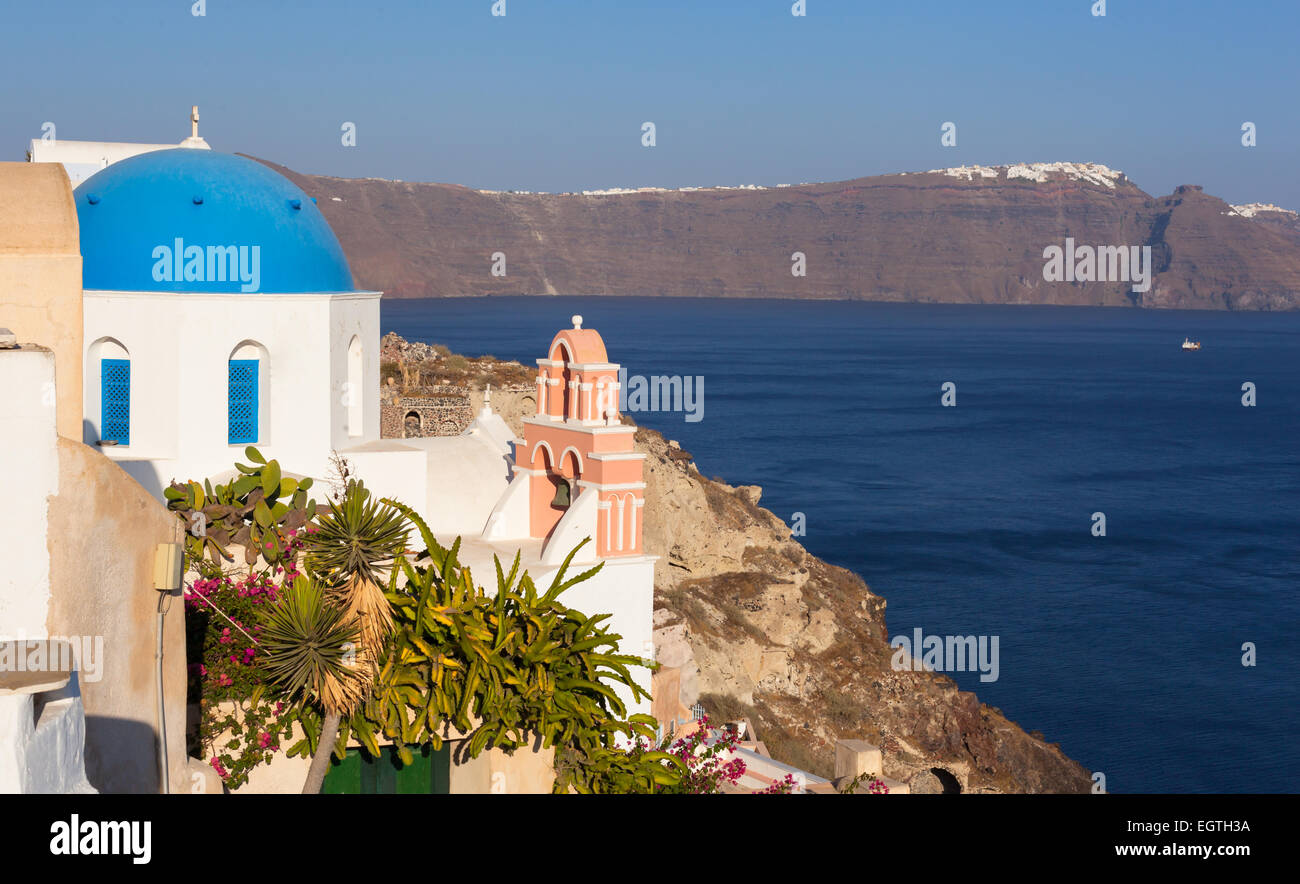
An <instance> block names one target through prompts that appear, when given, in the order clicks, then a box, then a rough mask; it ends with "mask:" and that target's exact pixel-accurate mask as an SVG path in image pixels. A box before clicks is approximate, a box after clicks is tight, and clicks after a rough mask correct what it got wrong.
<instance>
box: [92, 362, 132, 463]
mask: <svg viewBox="0 0 1300 884" xmlns="http://www.w3.org/2000/svg"><path fill="white" fill-rule="evenodd" d="M99 427H100V430H99V438H100V439H101V440H102V441H104V442H116V443H117V444H118V445H130V444H131V360H130V359H101V360H100V361H99Z"/></svg>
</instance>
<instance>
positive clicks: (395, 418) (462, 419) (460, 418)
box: [379, 395, 474, 439]
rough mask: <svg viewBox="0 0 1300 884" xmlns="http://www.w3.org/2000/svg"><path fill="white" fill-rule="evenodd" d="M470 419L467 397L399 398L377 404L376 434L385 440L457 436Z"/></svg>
mask: <svg viewBox="0 0 1300 884" xmlns="http://www.w3.org/2000/svg"><path fill="white" fill-rule="evenodd" d="M473 419H474V412H473V411H472V410H471V409H470V400H469V397H468V396H464V395H461V396H439V397H436V398H435V397H427V398H426V397H419V396H400V397H395V398H393V399H391V400H389V401H388V402H385V403H383V404H382V405H380V407H379V435H380V436H381V437H382V438H384V439H409V438H421V437H426V436H459V435H460V434H461V433H463V432H465V428H466V427H468V426H469V424H470V421H472V420H473Z"/></svg>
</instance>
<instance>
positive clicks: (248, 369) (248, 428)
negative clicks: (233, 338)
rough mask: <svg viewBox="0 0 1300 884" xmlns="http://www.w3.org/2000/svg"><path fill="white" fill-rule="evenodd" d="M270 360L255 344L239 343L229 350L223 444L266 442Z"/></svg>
mask: <svg viewBox="0 0 1300 884" xmlns="http://www.w3.org/2000/svg"><path fill="white" fill-rule="evenodd" d="M270 371H271V357H270V353H268V352H267V349H266V347H264V346H262V345H261V344H259V343H258V342H257V341H241V342H240V343H239V345H238V346H237V347H235V349H233V350H231V351H230V358H229V361H228V365H227V369H226V377H227V387H226V391H227V401H228V405H227V440H226V441H227V442H228V443H229V444H231V445H267V444H269V443H270V441H271V440H270V439H269V438H268V437H269V430H270V429H271V419H270V418H271V415H270V412H269V411H268V408H267V406H268V404H269V402H270V391H269V389H268V382H269V381H270Z"/></svg>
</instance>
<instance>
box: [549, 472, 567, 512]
mask: <svg viewBox="0 0 1300 884" xmlns="http://www.w3.org/2000/svg"><path fill="white" fill-rule="evenodd" d="M569 503H570V500H569V483H568V481H567V480H565V479H560V481H559V484H558V485H556V486H555V499H554V500H552V501H551V506H561V507H564V506H568V505H569Z"/></svg>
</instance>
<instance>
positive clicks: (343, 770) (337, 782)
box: [321, 744, 451, 795]
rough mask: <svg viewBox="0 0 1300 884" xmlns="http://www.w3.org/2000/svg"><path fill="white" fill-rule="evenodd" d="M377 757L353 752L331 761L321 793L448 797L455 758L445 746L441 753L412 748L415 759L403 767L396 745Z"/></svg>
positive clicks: (428, 749) (366, 753) (350, 751)
mask: <svg viewBox="0 0 1300 884" xmlns="http://www.w3.org/2000/svg"><path fill="white" fill-rule="evenodd" d="M380 752H381V754H380V756H379V757H378V758H375V757H373V756H372V755H371V754H370V753H369V752H366V751H365V750H363V749H349V750H348V755H347V758H345V759H344V760H343V761H339V760H338V759H337V758H331V759H330V769H329V772H328V773H327V774H325V784H324V785H323V786H322V787H321V792H323V793H325V794H327V795H446V794H448V793H449V792H450V789H449V788H448V787H449V782H450V774H451V757H450V752H449V750H448V747H447V746H446V745H445V744H444V745H443V747H442V748H441V749H439V750H438V751H437V752H435V751H433V749H432V748H430V747H429V746H428V745H425V746H424V747H423V748H421V749H412V752H413V753H414V755H415V758H414V759H413V760H412V761H411V763H410V764H406V765H404V764H402V761H401V759H399V758H398V757H397V753H396V752H395V751H394V750H393V747H392V746H382V747H380Z"/></svg>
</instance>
